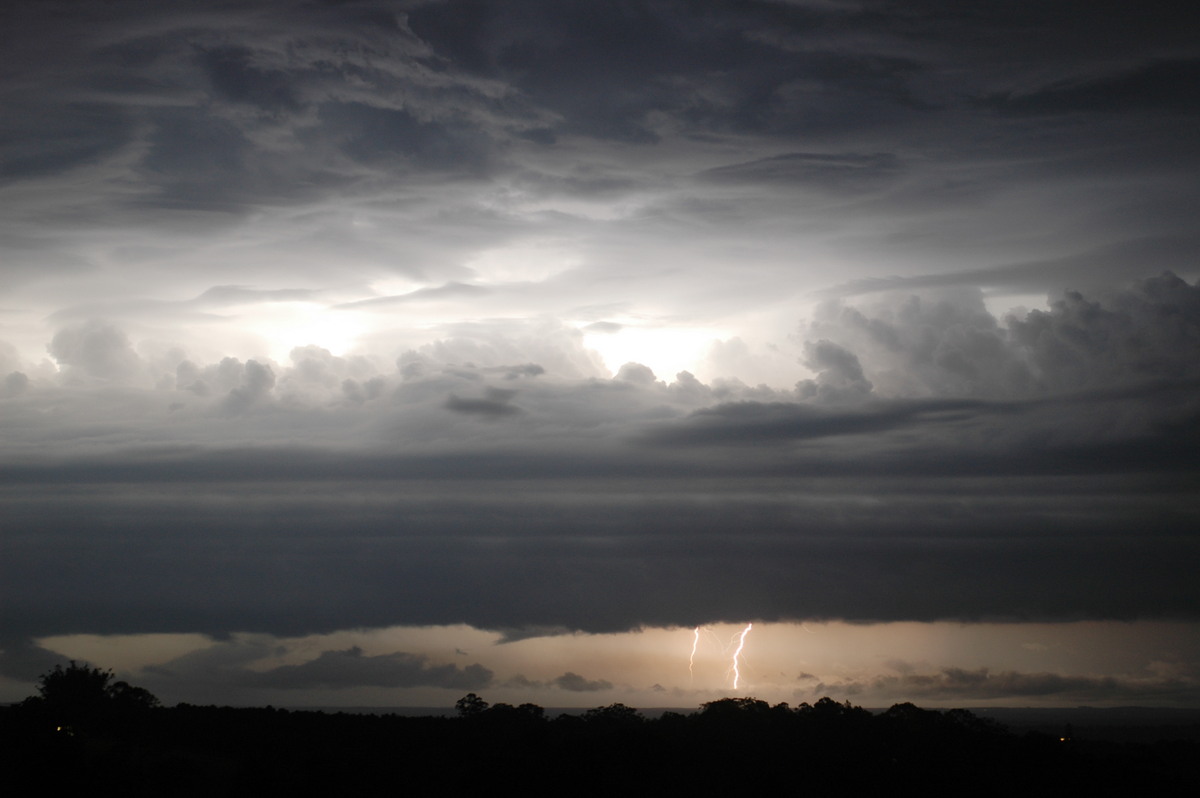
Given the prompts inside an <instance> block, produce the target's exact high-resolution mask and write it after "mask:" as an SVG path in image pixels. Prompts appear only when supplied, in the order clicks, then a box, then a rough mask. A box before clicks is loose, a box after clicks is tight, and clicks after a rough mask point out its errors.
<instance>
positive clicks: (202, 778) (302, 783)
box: [0, 666, 1200, 796]
mask: <svg viewBox="0 0 1200 798" xmlns="http://www.w3.org/2000/svg"><path fill="white" fill-rule="evenodd" d="M74 667H75V666H73V668H74ZM77 670H87V669H82V668H78V669H77ZM93 672H94V671H93ZM100 673H103V672H100ZM45 678H46V677H43V684H45ZM118 684H120V683H118ZM105 689H106V690H107V692H106V693H105V695H103V696H101V697H97V696H96V695H92V696H91V697H90V698H88V697H83V698H81V697H80V696H74V697H67V698H64V697H63V696H58V695H55V694H54V690H51V691H49V692H50V694H49V695H47V692H46V691H45V690H44V689H43V690H42V695H40V696H37V697H34V698H31V699H28V700H26V701H25V702H23V703H22V704H19V705H15V706H12V707H6V708H3V709H2V711H0V728H2V733H3V738H2V740H0V744H2V745H3V752H4V753H3V758H4V763H3V766H4V772H5V773H6V775H7V777H8V779H9V780H10V783H18V784H19V783H29V784H36V785H38V792H39V793H42V794H47V793H48V794H52V795H53V794H65V793H67V792H68V791H70V792H74V791H76V790H84V789H86V790H89V791H91V792H95V791H97V790H100V791H101V792H102V791H103V790H104V789H105V788H108V789H110V790H111V791H113V792H114V794H120V795H155V796H161V795H183V796H186V795H218V794H225V795H230V794H260V795H272V794H282V793H284V792H285V791H286V792H293V791H296V792H299V793H302V794H306V793H313V792H317V791H326V790H328V791H330V792H331V793H336V794H344V795H349V794H359V795H383V794H389V795H393V794H396V793H397V792H406V793H410V794H418V795H438V794H447V795H458V794H464V793H470V792H474V791H476V790H487V789H495V788H497V787H500V786H503V785H512V786H513V787H515V788H516V789H518V790H520V791H521V792H522V793H524V794H530V793H532V794H545V793H550V792H555V793H563V794H631V793H632V794H649V793H658V794H669V795H683V794H690V795H712V794H715V793H718V792H725V791H729V794H750V792H751V791H768V792H769V793H770V794H776V793H778V792H779V791H780V790H787V791H789V792H791V791H794V792H797V793H801V794H806V795H861V794H879V793H881V792H883V791H888V792H891V791H897V790H910V789H912V790H921V791H923V792H925V793H933V794H948V793H951V792H954V793H962V794H982V795H1056V796H1058V795H1129V794H1142V795H1149V794H1153V795H1175V794H1178V795H1195V794H1200V776H1198V775H1197V769H1196V766H1195V763H1196V762H1198V761H1200V745H1198V744H1197V743H1196V742H1194V741H1174V742H1167V741H1160V742H1156V743H1154V744H1121V743H1112V742H1105V741H1088V740H1078V739H1073V740H1063V739H1060V737H1058V736H1049V735H1044V734H1023V735H1016V734H1012V733H1009V732H1008V731H1006V730H1005V729H1004V728H1003V727H1001V726H999V725H998V724H996V723H994V722H992V721H989V720H985V719H982V718H979V717H977V716H975V715H973V714H972V713H970V712H967V711H965V710H950V711H945V712H939V711H934V710H926V709H921V708H919V707H916V706H913V705H912V704H898V705H896V706H893V707H892V708H891V709H889V710H887V711H886V712H883V713H880V714H873V713H871V712H868V711H867V710H864V709H862V708H859V707H855V706H851V705H850V704H849V703H848V702H847V703H844V704H839V703H837V702H835V701H833V700H831V699H828V698H823V699H821V700H820V701H817V702H816V703H815V704H812V705H809V704H801V705H799V706H797V707H789V706H788V705H786V704H778V705H775V706H770V705H769V704H767V703H766V702H764V701H758V700H756V699H753V698H727V699H723V700H720V701H714V702H710V703H707V704H704V705H703V706H702V707H700V708H699V710H698V711H696V712H693V713H691V714H688V715H683V714H679V713H672V712H668V713H665V714H663V715H662V716H660V717H658V718H655V719H648V718H645V717H643V716H642V715H641V714H640V713H638V712H637V710H635V709H632V708H630V707H627V706H624V705H622V704H612V705H610V706H606V707H599V708H596V709H592V710H588V711H587V712H586V713H584V714H582V715H559V716H558V717H555V718H549V717H547V715H546V713H545V712H544V711H543V709H542V708H541V707H539V706H536V705H533V704H522V705H521V706H511V705H508V704H495V705H489V704H488V703H487V702H485V701H484V700H483V699H481V698H479V697H477V696H475V695H473V694H472V695H468V696H466V697H464V698H463V699H462V700H460V701H459V702H458V705H457V707H458V717H404V716H398V715H358V714H345V713H324V712H307V711H288V710H282V709H273V708H270V707H267V708H262V709H235V708H230V707H213V706H207V707H202V706H192V705H188V704H179V705H177V706H175V707H173V708H165V707H161V706H158V705H157V701H156V700H154V699H153V696H150V695H149V694H148V693H145V691H141V692H134V693H130V690H133V691H137V690H138V688H129V686H128V685H125V686H123V687H118V688H116V689H109V688H107V687H106V688H105Z"/></svg>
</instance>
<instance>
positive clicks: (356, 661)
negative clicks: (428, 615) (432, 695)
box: [243, 646, 492, 690]
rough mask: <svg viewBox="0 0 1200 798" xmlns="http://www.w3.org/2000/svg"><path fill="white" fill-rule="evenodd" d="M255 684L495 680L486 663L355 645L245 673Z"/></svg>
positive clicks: (474, 685)
mask: <svg viewBox="0 0 1200 798" xmlns="http://www.w3.org/2000/svg"><path fill="white" fill-rule="evenodd" d="M243 680H244V683H245V684H246V685H247V686H253V687H270V688H274V689H280V690H299V689H306V688H312V687H334V688H338V687H446V688H453V689H457V690H478V689H480V688H482V687H487V686H488V685H489V684H491V682H492V672H491V671H490V670H488V669H487V668H485V667H483V666H482V665H467V666H466V667H463V668H459V667H458V666H457V665H431V664H429V662H428V661H427V659H426V658H425V657H424V656H420V655H415V654H406V653H404V652H400V651H397V652H395V653H392V654H378V655H375V656H367V655H364V654H363V651H362V649H361V648H359V647H357V646H354V647H351V648H348V649H345V650H344V651H323V652H321V654H320V655H319V656H317V658H316V659H312V660H309V661H308V662H305V663H303V664H301V665H281V666H279V667H277V668H272V669H271V670H268V671H261V672H250V671H245V672H244V674H243Z"/></svg>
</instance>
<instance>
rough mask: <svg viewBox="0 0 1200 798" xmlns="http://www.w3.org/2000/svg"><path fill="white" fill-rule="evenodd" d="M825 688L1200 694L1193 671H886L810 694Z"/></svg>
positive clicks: (1092, 697) (943, 694)
mask: <svg viewBox="0 0 1200 798" xmlns="http://www.w3.org/2000/svg"><path fill="white" fill-rule="evenodd" d="M830 691H835V692H844V693H845V694H847V695H860V694H863V693H867V692H870V693H876V694H880V695H892V696H896V695H902V696H906V697H911V698H913V699H915V700H919V701H929V700H961V701H992V700H997V699H1006V698H1013V697H1020V698H1025V699H1046V698H1055V699H1058V700H1060V701H1063V702H1079V701H1088V702H1103V701H1109V700H1124V701H1130V700H1137V701H1156V700H1158V701H1161V700H1164V699H1165V700H1176V701H1181V702H1184V703H1192V702H1194V701H1195V699H1196V698H1197V694H1198V692H1200V683H1198V682H1197V680H1196V678H1195V677H1194V676H1192V675H1186V676H1174V677H1172V676H1166V677H1164V676H1162V675H1159V674H1153V675H1151V674H1147V675H1143V676H1142V677H1140V678H1139V677H1132V676H1086V675H1072V674H1059V673H1022V672H1020V671H997V672H993V671H991V670H989V669H988V668H978V669H974V670H970V669H965V668H944V669H942V670H940V671H938V672H937V673H903V674H901V675H899V676H892V675H886V676H878V677H875V678H874V679H871V680H869V681H861V682H860V681H846V682H832V683H826V682H821V683H820V684H818V685H817V686H816V687H814V688H813V689H812V691H811V695H812V696H814V697H817V696H823V695H826V694H827V693H828V692H830ZM806 693H807V691H806Z"/></svg>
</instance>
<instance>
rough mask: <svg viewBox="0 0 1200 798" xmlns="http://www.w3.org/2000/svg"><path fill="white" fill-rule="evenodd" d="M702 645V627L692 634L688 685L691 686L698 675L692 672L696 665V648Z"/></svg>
mask: <svg viewBox="0 0 1200 798" xmlns="http://www.w3.org/2000/svg"><path fill="white" fill-rule="evenodd" d="M699 645H700V627H699V626H697V627H696V629H695V630H694V632H693V634H692V656H691V657H689V658H688V683H689V684H691V683H693V682H695V680H696V674H695V673H693V672H692V668H693V667H694V666H695V664H696V647H697V646H699Z"/></svg>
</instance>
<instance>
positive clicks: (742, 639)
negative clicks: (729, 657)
mask: <svg viewBox="0 0 1200 798" xmlns="http://www.w3.org/2000/svg"><path fill="white" fill-rule="evenodd" d="M753 628H754V624H752V623H748V624H746V628H745V629H743V630H742V633H741V635H739V636H738V638H737V641H738V644H737V649H736V650H735V651H734V652H733V666H732V668H733V689H734V690H736V689H738V682H740V681H741V680H742V672H741V670H740V669H739V668H738V658H739V657H741V656H742V649H743V648H745V647H746V635H748V634H750V630H751V629H753ZM731 642H732V641H731Z"/></svg>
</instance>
